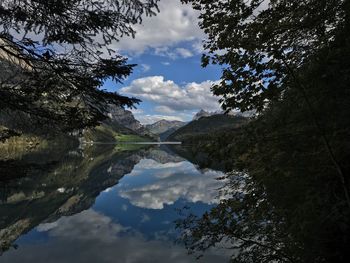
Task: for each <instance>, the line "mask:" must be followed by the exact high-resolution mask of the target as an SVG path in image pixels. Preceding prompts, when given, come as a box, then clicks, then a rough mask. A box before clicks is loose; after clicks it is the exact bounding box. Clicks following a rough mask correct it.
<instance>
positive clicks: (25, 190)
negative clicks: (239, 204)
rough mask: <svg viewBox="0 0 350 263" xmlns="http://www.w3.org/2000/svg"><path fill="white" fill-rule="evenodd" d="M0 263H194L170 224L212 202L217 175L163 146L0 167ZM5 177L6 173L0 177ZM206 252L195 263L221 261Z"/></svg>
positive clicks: (97, 149)
mask: <svg viewBox="0 0 350 263" xmlns="http://www.w3.org/2000/svg"><path fill="white" fill-rule="evenodd" d="M2 166H3V168H2V170H1V173H2V174H3V175H4V176H3V180H2V181H1V182H0V191H1V196H0V198H1V200H0V201H1V203H0V245H1V254H2V255H1V256H0V262H4V263H6V262H11V263H16V262H21V263H23V262H37V263H39V262H196V257H195V255H188V252H187V250H186V249H185V247H184V245H183V244H182V243H181V242H178V240H179V234H180V232H179V230H178V229H177V228H176V227H175V226H176V224H175V222H176V220H178V219H179V218H181V214H182V213H183V212H184V211H190V212H191V213H193V214H195V215H197V216H200V215H202V214H203V213H205V212H206V211H209V210H210V209H211V208H212V207H214V206H216V205H217V204H218V203H219V201H220V200H219V199H220V198H219V196H218V189H220V188H221V187H222V186H223V182H222V180H217V179H218V178H220V177H222V176H223V175H224V174H223V173H222V172H220V171H216V170H212V169H200V168H198V167H197V166H196V165H194V164H193V163H191V162H190V161H188V160H186V159H184V158H183V157H181V156H179V155H177V154H176V153H175V152H174V151H173V150H172V149H171V148H170V147H168V146H167V145H142V144H138V145H133V144H124V145H99V146H86V148H83V149H74V150H69V151H65V150H61V149H58V150H57V149H52V150H47V151H46V152H45V151H44V152H39V153H31V154H26V155H23V156H21V158H20V159H19V160H17V161H16V162H12V161H8V162H4V163H3V164H2ZM5 174H6V175H7V176H6V175H5ZM229 256H230V253H229V252H228V251H226V250H225V249H222V248H213V249H209V250H208V251H207V252H206V253H204V256H203V257H202V258H201V261H200V262H227V261H228V260H229Z"/></svg>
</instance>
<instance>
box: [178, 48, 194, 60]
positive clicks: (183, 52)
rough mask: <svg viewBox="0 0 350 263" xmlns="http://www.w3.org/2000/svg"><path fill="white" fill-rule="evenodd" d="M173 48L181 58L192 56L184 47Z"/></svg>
mask: <svg viewBox="0 0 350 263" xmlns="http://www.w3.org/2000/svg"><path fill="white" fill-rule="evenodd" d="M175 50H176V52H177V53H178V54H179V55H180V56H181V57H183V58H189V57H192V56H193V53H192V52H191V51H190V50H188V49H186V48H177V49H175Z"/></svg>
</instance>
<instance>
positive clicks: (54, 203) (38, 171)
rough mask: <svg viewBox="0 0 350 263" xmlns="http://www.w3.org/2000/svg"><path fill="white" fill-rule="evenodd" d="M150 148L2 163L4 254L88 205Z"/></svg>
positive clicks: (110, 149) (66, 153)
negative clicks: (28, 236)
mask: <svg viewBox="0 0 350 263" xmlns="http://www.w3.org/2000/svg"><path fill="white" fill-rule="evenodd" d="M147 152H148V150H147V149H134V150H128V149H119V148H118V149H117V148H114V146H112V147H107V146H104V147H100V148H98V147H94V148H90V147H88V148H86V149H84V150H82V151H81V150H79V151H68V150H67V151H62V152H59V153H58V152H57V151H55V149H52V152H51V156H49V155H48V154H46V158H42V155H41V154H39V155H38V156H35V154H29V155H28V156H25V157H24V158H23V159H22V160H11V161H3V162H1V166H0V171H1V173H2V174H1V175H2V177H1V181H0V189H1V197H0V198H1V202H0V252H1V251H6V250H8V249H9V248H10V247H12V246H13V242H14V241H15V240H16V239H17V238H18V237H19V236H20V235H22V234H24V233H26V232H28V231H30V230H31V229H33V228H34V227H35V226H37V225H38V224H40V223H43V222H54V221H56V220H57V219H58V218H60V217H61V216H69V215H72V214H75V213H78V212H81V211H83V210H85V209H87V208H89V207H90V206H91V205H92V204H93V202H94V200H95V198H96V197H97V196H98V195H99V193H100V192H101V191H103V190H105V189H106V188H108V187H111V186H113V185H115V184H117V183H118V181H119V180H120V178H122V176H123V175H125V174H127V173H130V172H131V171H132V169H133V167H134V165H135V164H137V163H138V162H139V161H140V159H141V158H142V156H144V155H145V154H146V153H147Z"/></svg>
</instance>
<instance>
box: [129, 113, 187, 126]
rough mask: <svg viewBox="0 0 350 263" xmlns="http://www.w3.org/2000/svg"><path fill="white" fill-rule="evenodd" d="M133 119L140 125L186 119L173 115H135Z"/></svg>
mask: <svg viewBox="0 0 350 263" xmlns="http://www.w3.org/2000/svg"><path fill="white" fill-rule="evenodd" d="M135 118H136V119H137V120H138V121H139V122H141V123H142V124H152V123H155V122H157V121H160V120H168V121H185V120H186V119H185V118H183V117H182V116H173V115H157V114H155V115H152V114H146V115H144V114H135Z"/></svg>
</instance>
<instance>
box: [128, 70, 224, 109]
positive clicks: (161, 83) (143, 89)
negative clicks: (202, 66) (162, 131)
mask: <svg viewBox="0 0 350 263" xmlns="http://www.w3.org/2000/svg"><path fill="white" fill-rule="evenodd" d="M213 84H214V82H213V81H204V82H202V83H195V82H192V83H188V84H186V85H184V86H182V87H180V86H179V85H177V84H176V83H174V82H173V81H171V80H165V79H164V77H163V76H151V77H145V78H140V79H136V80H134V81H132V83H131V84H130V86H128V87H124V88H122V89H121V93H123V94H126V95H132V96H136V97H138V98H140V99H142V100H145V101H149V102H153V103H155V104H156V106H162V107H167V108H168V109H170V110H173V111H184V110H192V111H193V110H198V109H204V110H207V111H217V110H220V104H219V102H218V100H219V97H216V96H214V95H213V94H212V92H211V90H210V88H211V86H212V85H213ZM158 109H159V108H158ZM163 109H164V108H163Z"/></svg>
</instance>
